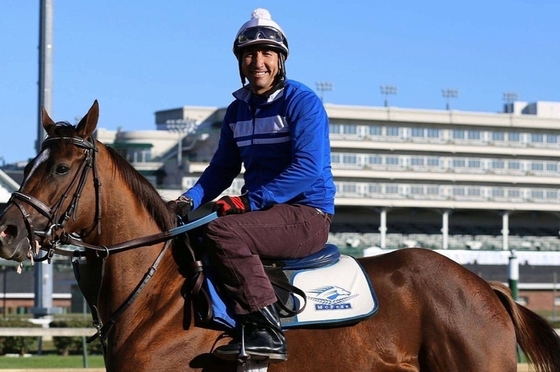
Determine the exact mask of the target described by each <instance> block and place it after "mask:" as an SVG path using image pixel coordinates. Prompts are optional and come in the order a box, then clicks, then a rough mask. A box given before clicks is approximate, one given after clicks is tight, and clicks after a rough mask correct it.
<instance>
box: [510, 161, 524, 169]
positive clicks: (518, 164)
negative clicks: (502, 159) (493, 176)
mask: <svg viewBox="0 0 560 372" xmlns="http://www.w3.org/2000/svg"><path fill="white" fill-rule="evenodd" d="M508 169H512V170H520V169H521V162H519V161H517V160H511V161H508Z"/></svg>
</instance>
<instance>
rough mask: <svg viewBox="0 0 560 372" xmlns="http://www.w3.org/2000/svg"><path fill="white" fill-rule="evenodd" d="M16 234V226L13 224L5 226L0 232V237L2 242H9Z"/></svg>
mask: <svg viewBox="0 0 560 372" xmlns="http://www.w3.org/2000/svg"><path fill="white" fill-rule="evenodd" d="M16 235H17V228H16V227H15V226H13V225H9V226H6V228H5V229H4V230H3V231H2V232H0V239H2V240H3V241H4V244H10V243H11V242H12V241H13V240H14V238H15V237H16Z"/></svg>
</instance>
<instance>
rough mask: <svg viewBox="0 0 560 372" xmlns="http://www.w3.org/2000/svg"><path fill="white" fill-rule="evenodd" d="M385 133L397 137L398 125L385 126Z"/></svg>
mask: <svg viewBox="0 0 560 372" xmlns="http://www.w3.org/2000/svg"><path fill="white" fill-rule="evenodd" d="M387 135H388V136H391V137H398V136H399V127H387Z"/></svg>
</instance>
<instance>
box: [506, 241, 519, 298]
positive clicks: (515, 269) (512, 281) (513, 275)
mask: <svg viewBox="0 0 560 372" xmlns="http://www.w3.org/2000/svg"><path fill="white" fill-rule="evenodd" d="M508 277H509V288H510V289H511V295H512V296H513V299H514V300H516V301H517V295H518V291H517V283H518V282H519V261H518V259H517V256H516V255H515V250H513V249H512V250H511V251H510V256H509V275H508Z"/></svg>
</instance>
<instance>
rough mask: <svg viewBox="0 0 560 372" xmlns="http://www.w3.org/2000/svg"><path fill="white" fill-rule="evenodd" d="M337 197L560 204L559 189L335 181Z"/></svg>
mask: <svg viewBox="0 0 560 372" xmlns="http://www.w3.org/2000/svg"><path fill="white" fill-rule="evenodd" d="M335 184H336V187H337V196H338V197H351V198H355V197H364V198H368V197H369V198H379V197H387V196H388V197H391V198H398V199H406V198H428V199H431V200H473V201H476V200H495V201H499V202H523V201H531V202H534V203H560V198H559V196H560V189H557V188H528V187H499V186H473V185H432V184H425V185H422V184H393V183H366V182H335Z"/></svg>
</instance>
